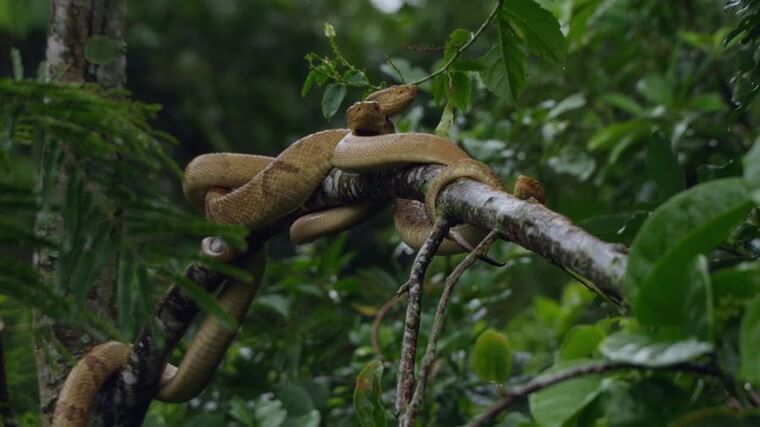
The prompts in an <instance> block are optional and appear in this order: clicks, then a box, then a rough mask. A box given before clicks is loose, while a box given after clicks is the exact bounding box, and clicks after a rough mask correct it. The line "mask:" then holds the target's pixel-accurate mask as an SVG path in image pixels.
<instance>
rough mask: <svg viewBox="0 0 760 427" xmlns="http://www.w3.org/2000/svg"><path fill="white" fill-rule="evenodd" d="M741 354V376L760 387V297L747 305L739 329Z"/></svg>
mask: <svg viewBox="0 0 760 427" xmlns="http://www.w3.org/2000/svg"><path fill="white" fill-rule="evenodd" d="M739 354H740V356H741V362H740V363H741V368H740V372H741V376H742V377H743V378H744V379H746V380H747V381H749V382H751V383H752V384H754V385H755V386H756V387H760V360H758V355H760V296H757V297H755V298H754V299H753V300H752V301H750V303H749V304H748V305H747V311H746V312H745V313H744V317H743V318H742V324H741V327H740V329H739Z"/></svg>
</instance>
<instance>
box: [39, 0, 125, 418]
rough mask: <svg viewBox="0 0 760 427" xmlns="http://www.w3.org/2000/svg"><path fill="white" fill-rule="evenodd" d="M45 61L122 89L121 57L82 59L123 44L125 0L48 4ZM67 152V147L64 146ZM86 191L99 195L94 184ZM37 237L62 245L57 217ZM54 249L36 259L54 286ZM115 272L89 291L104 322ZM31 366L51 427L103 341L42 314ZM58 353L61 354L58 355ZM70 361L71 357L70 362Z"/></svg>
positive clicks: (53, 75) (57, 72)
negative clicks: (68, 388) (63, 391)
mask: <svg viewBox="0 0 760 427" xmlns="http://www.w3.org/2000/svg"><path fill="white" fill-rule="evenodd" d="M49 16H50V20H49V24H48V37H47V51H46V62H47V72H48V78H49V79H57V80H59V81H64V82H68V83H82V82H85V81H90V82H97V83H98V84H100V85H101V86H102V87H104V88H107V89H113V88H117V87H120V86H121V85H122V84H123V83H124V81H125V79H126V74H125V65H126V57H125V56H124V55H123V54H122V55H121V56H120V57H118V58H116V59H115V60H114V61H113V62H111V63H110V64H107V65H103V66H95V65H94V64H90V63H88V62H87V59H86V58H85V46H86V43H87V40H88V39H90V38H91V37H92V36H95V35H102V36H106V37H109V38H111V39H113V40H115V41H117V42H119V43H122V44H123V43H124V28H125V18H126V0H50V13H49ZM64 152H65V147H64ZM66 157H67V156H66V155H64V161H63V162H64V163H63V164H62V165H61V167H60V168H59V171H60V172H59V174H58V176H57V177H56V184H55V190H54V195H53V202H54V203H62V202H63V201H64V195H65V188H66V183H67V175H66V172H65V171H66V168H67V167H69V166H73V165H72V164H71V163H70V162H71V159H66ZM87 188H88V190H89V191H99V189H98V188H95V186H93V185H88V186H87ZM112 215H113V224H114V229H113V232H116V231H117V230H118V223H119V220H118V212H113V213H112ZM35 227H36V232H37V234H38V235H40V236H42V237H45V238H47V239H50V240H52V241H54V242H61V240H62V236H63V219H62V218H61V216H60V215H58V214H53V213H50V212H41V213H40V214H39V215H38V217H37V221H36V225H35ZM57 257H58V254H57V252H56V251H55V250H51V249H41V250H38V251H37V252H35V254H34V264H35V266H36V268H37V270H38V271H39V272H40V274H41V276H42V278H43V279H44V280H45V281H46V282H48V283H55V282H56V280H55V274H56V267H55V266H56V261H57ZM117 270H118V255H116V256H113V257H111V258H110V259H109V260H107V261H106V263H105V266H104V268H103V270H102V271H101V273H100V274H99V276H98V278H97V279H96V282H95V285H94V286H93V288H92V290H91V292H90V293H89V294H88V307H89V309H91V310H92V311H93V312H94V313H96V314H97V315H98V316H99V317H100V318H102V319H104V320H105V321H112V320H113V319H114V318H115V309H114V298H115V288H116V278H117ZM35 331H36V332H35V362H36V367H37V377H38V386H39V393H40V406H41V414H42V423H43V425H49V424H50V422H51V417H52V414H53V410H54V408H55V403H56V399H57V396H58V392H59V391H60V388H61V386H62V385H63V381H64V380H65V378H66V375H67V374H68V372H69V370H70V368H71V366H72V363H73V361H74V360H76V359H77V358H78V357H79V356H81V355H82V353H84V352H85V351H86V350H87V349H88V348H89V347H91V346H93V345H94V344H96V343H97V342H98V341H102V340H103V339H104V337H96V336H91V335H88V334H85V333H83V332H82V331H79V330H73V329H70V328H66V327H63V326H62V325H58V324H55V323H54V322H53V321H52V320H51V319H49V318H47V317H45V316H44V315H43V314H41V313H36V315H35ZM62 349H65V350H64V351H62ZM72 356H73V357H72Z"/></svg>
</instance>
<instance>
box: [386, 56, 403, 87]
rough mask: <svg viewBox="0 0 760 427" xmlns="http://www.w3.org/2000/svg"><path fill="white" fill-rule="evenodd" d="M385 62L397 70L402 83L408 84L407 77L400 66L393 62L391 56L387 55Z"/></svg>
mask: <svg viewBox="0 0 760 427" xmlns="http://www.w3.org/2000/svg"><path fill="white" fill-rule="evenodd" d="M385 62H387V63H388V65H390V66H391V68H393V71H395V72H396V74H398V78H399V81H400V82H401V83H403V84H406V79H405V78H404V73H402V72H401V70H399V68H398V67H397V66H396V64H395V63H394V62H393V60H392V59H391V57H390V56H388V55H385Z"/></svg>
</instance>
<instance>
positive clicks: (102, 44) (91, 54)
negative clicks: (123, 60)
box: [84, 36, 124, 65]
mask: <svg viewBox="0 0 760 427" xmlns="http://www.w3.org/2000/svg"><path fill="white" fill-rule="evenodd" d="M123 53H124V45H123V44H122V43H120V42H118V41H117V40H114V39H111V38H108V37H106V36H92V37H90V38H89V39H88V40H87V43H86V44H85V45H84V57H85V58H87V60H88V61H90V62H91V63H93V64H96V65H108V64H110V63H111V62H113V61H115V60H117V59H118V58H119V56H121V55H122V54H123Z"/></svg>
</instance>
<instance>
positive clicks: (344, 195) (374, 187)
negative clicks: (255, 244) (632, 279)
mask: <svg viewBox="0 0 760 427" xmlns="http://www.w3.org/2000/svg"><path fill="white" fill-rule="evenodd" d="M440 170H441V166H436V165H425V166H416V167H411V168H408V169H404V170H400V171H392V172H382V173H375V174H354V173H345V172H341V171H338V170H335V171H333V172H332V173H331V174H330V175H329V176H328V177H327V178H326V179H325V181H324V182H323V185H322V188H321V189H320V190H319V191H318V192H317V194H315V196H314V197H313V198H312V200H311V201H310V202H309V204H308V206H309V207H310V208H312V209H318V208H319V207H322V206H333V205H338V204H344V203H351V202H357V201H366V200H383V199H387V198H389V197H403V198H407V199H416V200H424V194H425V189H426V188H427V185H428V183H429V182H431V181H432V179H433V178H435V176H437V175H438V173H439V172H440ZM438 206H439V207H440V209H442V210H443V211H444V213H445V214H446V215H448V216H449V217H450V219H452V220H458V221H462V222H466V223H469V224H473V225H476V226H479V227H482V228H484V229H495V230H498V231H499V232H501V234H502V238H505V239H507V240H510V241H513V242H515V243H517V244H519V245H520V246H523V247H524V248H526V249H529V250H531V251H533V252H535V253H536V254H538V255H540V256H542V257H544V258H545V259H546V260H548V261H549V262H551V263H553V264H556V265H558V266H561V267H564V268H567V269H569V270H572V271H574V272H575V273H577V274H579V275H581V276H583V277H584V278H586V279H588V280H590V281H591V282H592V283H591V286H592V287H593V288H594V290H596V291H597V292H599V293H600V294H603V296H605V297H606V298H609V299H610V300H611V301H613V302H615V303H618V304H624V303H623V294H622V282H623V275H624V274H625V269H626V263H627V259H628V257H627V249H626V248H625V246H623V245H619V244H611V243H607V242H603V241H601V240H599V239H597V238H596V237H594V236H592V235H591V234H589V233H587V232H586V231H585V230H583V229H581V228H580V227H578V226H576V225H575V224H573V223H572V222H571V221H570V220H569V219H567V218H566V217H564V216H563V215H561V214H559V213H557V212H554V211H552V210H551V209H549V208H547V207H546V206H543V205H541V204H539V203H535V202H532V201H525V200H520V199H518V198H516V197H512V196H511V195H509V194H507V193H504V192H501V191H496V190H492V189H490V188H489V187H487V186H485V185H483V184H480V183H478V182H475V181H471V180H468V179H460V180H458V181H457V182H455V183H453V184H452V185H450V186H448V187H447V188H446V189H445V190H444V191H442V192H441V194H440V195H439V197H438Z"/></svg>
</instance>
